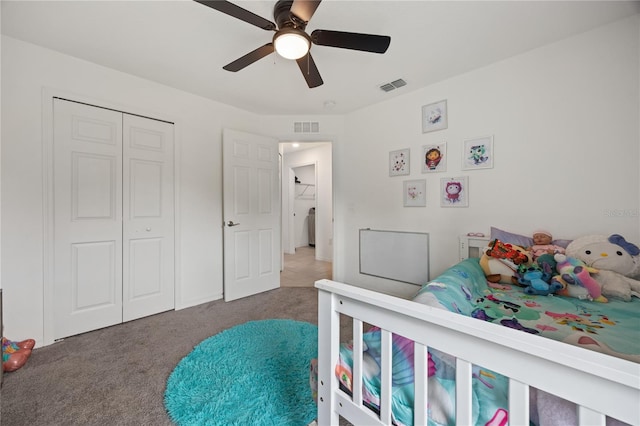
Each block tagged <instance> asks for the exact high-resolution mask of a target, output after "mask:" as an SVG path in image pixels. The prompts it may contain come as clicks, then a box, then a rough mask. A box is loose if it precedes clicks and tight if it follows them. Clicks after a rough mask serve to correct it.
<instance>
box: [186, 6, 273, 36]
mask: <svg viewBox="0 0 640 426" xmlns="http://www.w3.org/2000/svg"><path fill="white" fill-rule="evenodd" d="M194 1H195V2H197V3H200V4H203V5H205V6H209V7H210V8H212V9H215V10H217V11H219V12H222V13H225V14H227V15H229V16H233V17H234V18H237V19H240V20H241V21H244V22H247V23H249V24H251V25H255V26H256V27H259V28H262V29H263V30H268V31H275V30H276V24H274V23H273V22H271V21H269V20H268V19H265V18H263V17H261V16H258V15H256V14H255V13H253V12H249V11H248V10H246V9H243V8H241V7H240V6H236V5H235V4H233V3H231V2H228V1H226V0H209V1H207V0H194Z"/></svg>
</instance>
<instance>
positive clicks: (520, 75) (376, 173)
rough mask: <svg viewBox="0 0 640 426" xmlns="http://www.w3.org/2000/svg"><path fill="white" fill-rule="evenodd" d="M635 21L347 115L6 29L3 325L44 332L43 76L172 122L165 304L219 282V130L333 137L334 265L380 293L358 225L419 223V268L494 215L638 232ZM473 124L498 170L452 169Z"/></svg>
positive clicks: (415, 226)
mask: <svg viewBox="0 0 640 426" xmlns="http://www.w3.org/2000/svg"><path fill="white" fill-rule="evenodd" d="M639 27H640V24H639V22H638V16H636V17H633V18H631V19H627V20H623V21H620V22H618V23H615V24H612V25H609V26H606V27H602V28H600V29H597V30H595V31H591V32H589V33H585V34H582V35H579V36H576V37H574V38H571V39H569V40H566V41H562V42H559V43H555V44H552V45H549V46H547V47H544V48H541V49H536V50H533V51H531V52H529V53H527V54H524V55H520V56H517V57H514V58H512V59H509V60H506V61H502V62H500V63H497V64H494V65H491V66H488V67H486V68H483V69H480V70H477V71H474V72H470V73H468V74H465V75H462V76H458V77H455V78H452V79H449V80H446V81H442V82H440V83H438V84H434V85H432V86H430V87H427V88H424V89H420V90H417V91H415V92H409V93H407V94H406V95H404V96H401V97H398V98H394V99H392V100H390V101H388V102H383V103H380V104H377V105H374V106H371V107H369V108H366V109H363V110H360V111H357V112H354V113H352V114H349V115H348V116H330V115H327V116H319V117H306V116H255V115H254V114H250V113H247V112H244V111H240V110H237V109H234V108H231V107H228V106H225V105H222V104H219V103H216V102H212V101H210V100H207V99H203V98H200V97H198V96H195V95H191V94H188V93H185V92H181V91H178V90H175V89H172V88H168V87H166V86H162V85H159V84H156V83H153V82H149V81H146V80H142V79H139V78H136V77H134V76H131V75H127V74H123V73H119V72H116V71H113V70H110V69H106V68H104V67H100V66H97V65H95V64H91V63H88V62H84V61H79V60H76V59H73V58H71V57H68V56H65V55H61V54H59V53H56V52H54V51H51V50H47V49H43V48H40V47H37V46H33V45H30V44H27V43H24V42H21V41H18V40H15V39H12V38H9V37H6V36H3V37H2V64H1V65H2V69H1V78H2V87H1V90H2V109H1V111H2V124H3V126H2V130H1V131H2V133H1V137H2V158H1V160H2V163H1V166H0V167H1V172H2V175H1V185H2V187H1V190H0V193H1V194H2V210H1V215H2V224H3V226H2V228H3V229H2V247H1V250H2V276H1V280H2V284H3V291H4V301H5V304H4V307H5V314H4V318H5V323H6V328H5V331H6V333H5V334H6V335H7V336H8V337H9V338H12V339H19V338H26V337H32V338H36V339H39V338H41V337H42V328H43V325H42V323H43V318H42V304H43V289H42V286H43V273H44V271H43V263H42V262H43V261H42V257H43V232H44V230H43V192H42V191H43V187H42V185H43V176H42V161H43V152H42V134H43V129H42V90H43V88H50V89H55V90H60V91H65V92H72V93H77V94H78V95H79V96H82V97H83V98H90V99H95V100H96V101H97V102H98V103H100V102H105V103H107V104H109V105H117V106H120V107H122V109H123V110H126V111H129V112H144V113H146V114H147V115H154V114H158V115H160V116H162V117H165V118H170V119H172V120H173V121H175V122H176V129H177V138H176V143H177V146H179V152H178V156H179V164H178V166H179V167H180V175H179V176H178V179H179V186H178V191H179V195H180V200H179V209H178V219H179V223H178V226H179V236H178V237H179V239H178V240H177V244H178V245H179V253H180V259H179V264H178V271H177V272H178V281H179V288H180V291H179V293H178V295H177V296H178V297H177V305H178V307H183V306H189V305H193V304H197V303H201V302H205V301H208V300H213V299H216V298H219V297H220V296H221V293H222V244H221V242H222V229H221V226H220V225H221V223H222V217H221V215H222V208H221V203H222V197H221V180H222V175H221V156H220V151H221V133H222V132H221V130H222V128H224V127H229V128H235V129H238V130H244V131H250V132H256V133H261V134H265V135H270V136H273V137H276V138H279V139H280V140H281V141H291V140H303V141H305V140H306V141H318V140H320V141H331V142H332V158H333V159H332V167H333V171H332V172H330V173H329V175H330V176H331V177H332V186H333V189H334V198H333V199H334V200H335V206H334V209H333V211H334V217H335V225H334V226H335V232H334V241H333V244H334V246H335V250H334V251H333V250H329V253H332V252H333V253H334V254H335V257H334V258H333V264H334V277H335V279H337V280H341V281H347V282H351V283H353V284H358V285H365V286H369V287H372V288H378V287H379V288H382V289H385V291H389V292H402V291H404V292H405V293H406V292H410V291H413V288H411V287H409V288H402V287H400V286H398V285H397V284H394V286H396V287H394V288H392V289H390V290H389V287H388V286H387V284H388V283H387V282H380V281H375V280H374V277H368V276H361V275H360V274H359V273H358V240H357V239H358V229H359V228H363V227H371V228H377V229H394V230H410V231H426V232H429V233H430V234H431V239H430V242H431V271H432V277H433V276H435V275H436V274H437V273H439V272H442V271H443V270H444V269H445V268H446V267H447V266H449V265H451V264H453V263H454V262H455V261H456V258H457V240H456V237H457V236H458V235H459V234H464V233H466V232H469V231H480V232H488V230H489V227H490V226H491V225H496V226H502V227H503V228H506V229H509V230H513V231H517V232H521V233H530V232H531V231H532V230H533V229H534V228H538V227H547V228H549V229H550V230H551V231H553V232H554V233H555V234H556V236H557V237H564V238H571V237H576V236H579V235H583V234H586V233H595V232H603V233H611V232H618V233H621V234H623V235H625V236H626V237H627V238H628V239H630V240H631V241H634V242H636V243H638V242H639V241H640V223H639V220H638V211H639V210H640V209H639V207H640V203H639V199H640V183H639V174H638V160H639V159H640V149H639V140H640V138H639V135H640V125H639V123H638V121H639V119H638V116H639V112H640V101H639V81H640V72H639V69H640V57H639V56H640V55H639V46H640V37H639V34H638V33H639ZM409 84H411V82H409ZM409 88H410V86H408V87H407V89H409ZM440 99H447V100H448V105H449V128H448V129H446V130H442V131H438V132H433V133H427V134H422V133H421V122H420V113H421V106H422V105H425V104H428V103H431V102H434V101H438V100H440ZM294 121H320V129H321V132H320V133H319V134H313V135H299V134H295V133H293V122H294ZM256 126H257V127H256ZM486 134H492V135H494V137H495V167H494V168H493V169H490V170H475V171H471V172H464V173H463V172H462V171H461V170H460V162H461V152H460V145H461V143H462V141H463V140H464V139H466V138H470V137H475V136H481V135H486ZM443 141H446V142H447V143H448V155H449V160H448V171H447V172H446V173H441V174H435V175H422V174H421V173H420V167H419V162H418V158H419V156H420V155H419V153H421V147H422V145H425V144H432V143H439V142H443ZM406 147H409V148H411V153H412V165H411V170H412V173H411V176H408V177H395V178H390V177H389V176H388V171H387V163H388V153H389V151H390V150H394V149H399V148H406ZM458 175H467V176H469V184H470V190H471V193H470V206H469V207H468V208H464V209H444V208H440V207H439V205H438V203H437V202H436V194H437V190H438V182H439V178H440V176H443V177H444V176H446V177H449V176H458ZM407 178H411V179H416V178H426V179H427V203H428V205H427V207H424V208H415V207H414V208H403V207H402V192H401V191H402V181H403V180H404V179H407ZM318 219H320V218H317V220H318ZM320 232H322V235H331V233H330V232H325V231H320V230H318V233H319V234H320ZM327 246H328V247H330V245H329V244H328V241H327ZM317 254H318V255H319V256H326V258H327V259H331V256H330V255H329V254H327V253H323V254H320V253H317ZM25 312H29V315H24V313H25Z"/></svg>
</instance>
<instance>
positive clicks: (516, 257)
mask: <svg viewBox="0 0 640 426" xmlns="http://www.w3.org/2000/svg"><path fill="white" fill-rule="evenodd" d="M516 262H518V263H516ZM531 263H532V260H531V256H530V255H529V253H528V252H527V251H526V250H525V249H524V248H522V247H520V246H517V245H514V244H506V243H503V242H502V241H500V240H498V239H496V240H493V241H491V242H490V243H489V246H488V247H487V249H486V250H484V252H483V253H482V256H481V257H480V267H481V268H482V271H483V272H484V275H485V276H486V277H487V281H489V282H491V283H502V284H514V283H517V281H518V272H517V270H518V266H519V265H531Z"/></svg>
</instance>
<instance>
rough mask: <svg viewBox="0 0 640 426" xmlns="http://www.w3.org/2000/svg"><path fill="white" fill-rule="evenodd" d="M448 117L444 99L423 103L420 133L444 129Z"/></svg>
mask: <svg viewBox="0 0 640 426" xmlns="http://www.w3.org/2000/svg"><path fill="white" fill-rule="evenodd" d="M448 119H449V117H448V116H447V100H446V99H445V100H443V101H438V102H434V103H432V104H429V105H424V106H423V107H422V133H427V132H433V131H436V130H442V129H446V128H447V126H448V124H447V122H448Z"/></svg>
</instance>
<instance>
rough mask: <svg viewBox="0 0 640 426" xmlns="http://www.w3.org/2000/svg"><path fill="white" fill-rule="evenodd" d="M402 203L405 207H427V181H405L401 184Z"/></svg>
mask: <svg viewBox="0 0 640 426" xmlns="http://www.w3.org/2000/svg"><path fill="white" fill-rule="evenodd" d="M403 184H404V185H403V190H404V193H403V196H402V198H403V201H404V206H405V207H424V206H426V205H427V196H426V192H427V180H426V179H418V180H405V181H404V182H403Z"/></svg>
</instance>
